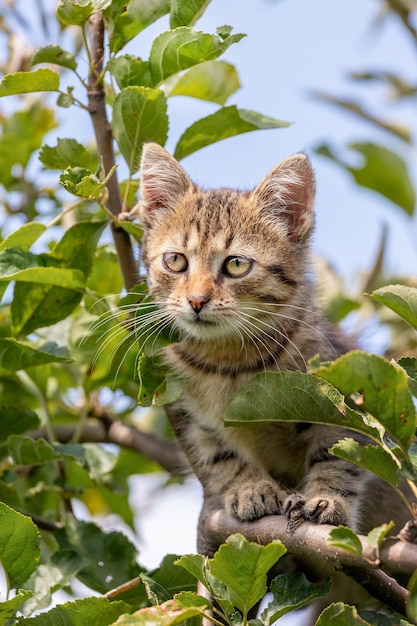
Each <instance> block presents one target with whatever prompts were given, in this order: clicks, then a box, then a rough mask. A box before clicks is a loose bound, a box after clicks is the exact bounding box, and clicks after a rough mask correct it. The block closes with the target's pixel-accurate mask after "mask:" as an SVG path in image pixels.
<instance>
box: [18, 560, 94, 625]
mask: <svg viewBox="0 0 417 626" xmlns="http://www.w3.org/2000/svg"><path fill="white" fill-rule="evenodd" d="M81 566H82V562H81V559H80V558H79V556H78V555H76V554H74V552H71V551H62V552H56V553H54V554H53V555H52V557H51V558H50V559H48V560H47V562H46V563H41V565H39V567H38V568H37V569H36V571H35V572H34V573H33V574H32V576H31V577H30V578H29V580H28V581H27V582H26V583H25V588H26V589H29V590H30V591H29V593H30V595H32V594H33V596H32V598H31V599H30V600H29V601H28V602H26V603H25V605H24V607H23V611H22V613H23V615H25V616H29V615H31V614H32V613H33V612H34V611H39V609H45V608H46V607H48V606H49V605H50V604H51V602H52V593H53V592H54V591H56V590H58V589H60V588H63V587H67V586H69V585H70V584H71V583H72V582H73V579H74V576H76V574H77V573H78V571H79V570H80V568H81Z"/></svg>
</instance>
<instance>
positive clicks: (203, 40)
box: [149, 26, 245, 85]
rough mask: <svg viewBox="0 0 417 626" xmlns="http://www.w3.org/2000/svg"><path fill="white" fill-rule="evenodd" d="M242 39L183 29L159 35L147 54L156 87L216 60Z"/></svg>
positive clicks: (182, 27)
mask: <svg viewBox="0 0 417 626" xmlns="http://www.w3.org/2000/svg"><path fill="white" fill-rule="evenodd" d="M244 36H245V35H242V34H238V35H230V36H228V37H225V38H223V37H219V36H218V35H209V34H207V33H203V32H200V31H195V30H193V29H192V28H188V27H186V26H181V27H179V28H176V29H175V30H169V31H166V32H164V33H161V34H160V35H159V36H158V37H156V39H155V40H154V42H153V44H152V48H151V52H150V55H149V67H150V70H151V74H152V78H153V80H154V81H155V85H159V83H162V82H163V81H164V80H166V79H167V78H168V77H169V76H172V75H173V74H176V73H177V72H180V71H182V70H186V69H188V68H189V67H192V66H193V65H197V64H198V63H203V62H204V61H212V60H213V59H217V57H219V56H220V55H221V54H223V52H225V51H226V50H227V48H229V46H231V45H232V44H233V43H236V42H238V41H240V40H241V39H242V37H244Z"/></svg>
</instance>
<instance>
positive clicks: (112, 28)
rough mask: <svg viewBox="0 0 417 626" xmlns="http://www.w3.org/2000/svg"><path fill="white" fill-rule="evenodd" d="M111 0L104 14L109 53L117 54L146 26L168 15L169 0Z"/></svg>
mask: <svg viewBox="0 0 417 626" xmlns="http://www.w3.org/2000/svg"><path fill="white" fill-rule="evenodd" d="M126 4H127V3H126V1H125V0H113V2H112V3H111V4H110V6H109V7H108V8H107V9H106V11H105V12H104V18H105V22H106V26H107V30H108V34H109V39H110V50H111V52H118V51H119V50H121V48H123V46H124V45H125V44H126V43H127V42H129V41H131V40H132V39H133V38H134V37H136V35H138V34H139V33H140V32H141V31H142V30H144V29H145V28H146V27H147V26H150V24H152V23H153V22H155V21H156V20H157V19H159V18H160V17H162V16H163V15H165V14H166V13H169V9H170V0H152V2H149V1H148V0H131V1H130V2H129V3H128V4H127V7H126Z"/></svg>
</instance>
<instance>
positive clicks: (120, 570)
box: [54, 520, 141, 625]
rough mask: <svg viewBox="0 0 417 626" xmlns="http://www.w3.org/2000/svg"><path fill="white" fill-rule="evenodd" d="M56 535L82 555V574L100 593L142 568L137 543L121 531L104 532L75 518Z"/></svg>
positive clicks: (62, 547)
mask: <svg viewBox="0 0 417 626" xmlns="http://www.w3.org/2000/svg"><path fill="white" fill-rule="evenodd" d="M54 537H55V538H56V539H57V541H58V544H59V546H60V550H71V551H73V552H75V553H76V554H78V555H79V557H80V558H81V561H82V563H83V567H82V568H81V570H80V571H79V573H78V578H79V580H81V582H83V583H84V584H85V585H87V586H88V587H90V588H91V589H94V590H95V591H97V592H98V593H106V592H107V591H109V590H110V589H113V588H115V587H118V586H119V585H121V584H122V583H125V582H126V581H127V580H131V579H132V578H136V577H137V576H139V574H140V572H141V569H140V567H139V566H138V564H137V551H136V549H135V547H134V545H133V544H132V543H131V542H130V541H129V540H128V539H127V537H126V536H125V535H123V534H122V533H120V532H117V531H112V532H104V531H103V530H101V529H100V528H99V527H98V526H96V525H95V524H93V523H91V522H90V523H87V522H80V521H78V520H72V521H71V522H67V524H66V526H65V529H62V530H60V531H58V532H57V533H55V535H54ZM92 623H94V621H93V622H92ZM96 623H97V622H96ZM77 625H78V622H77Z"/></svg>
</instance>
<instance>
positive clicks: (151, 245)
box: [141, 143, 389, 531]
mask: <svg viewBox="0 0 417 626" xmlns="http://www.w3.org/2000/svg"><path fill="white" fill-rule="evenodd" d="M141 176H142V182H141V185H142V197H143V207H142V218H143V222H144V224H145V239H144V245H143V254H144V257H143V260H144V263H145V265H146V267H147V270H148V273H149V284H150V290H151V293H152V295H153V297H154V299H155V301H156V303H157V305H158V306H159V307H160V309H161V315H162V319H163V320H164V321H169V323H170V324H171V325H172V327H173V328H175V329H176V330H177V331H179V332H180V334H181V336H182V340H181V341H180V343H175V344H172V345H170V346H169V347H168V348H167V349H166V352H165V354H166V359H167V360H168V362H169V364H170V366H171V367H172V368H173V370H174V371H175V372H177V373H178V374H180V375H181V376H182V377H184V378H185V379H186V381H187V385H186V389H185V392H184V394H183V398H182V399H181V401H180V403H179V406H180V409H181V412H182V413H183V422H182V425H181V428H180V441H181V442H182V444H183V445H184V448H185V450H186V452H187V454H188V457H189V460H190V463H191V465H192V467H193V469H194V471H195V473H196V474H197V476H198V478H199V479H200V480H201V482H202V484H203V487H204V491H205V495H206V497H221V498H222V504H223V506H224V507H225V508H226V510H227V511H228V512H229V514H230V515H232V516H234V517H236V518H238V519H240V520H254V519H257V518H259V517H262V516H264V515H271V514H278V513H283V514H285V515H287V516H288V517H289V518H290V519H291V518H292V517H301V518H304V519H308V520H311V521H313V522H317V523H329V524H347V525H349V526H351V527H352V528H354V529H356V530H362V531H364V530H365V529H366V528H369V527H373V526H375V525H377V523H381V521H387V520H386V519H385V517H387V515H389V513H388V512H387V510H385V511H381V507H380V506H378V507H375V506H374V507H371V508H370V510H369V509H368V510H367V511H366V515H363V514H361V506H360V504H361V496H363V494H364V490H365V488H366V486H367V485H369V482H370V481H373V482H376V481H375V479H374V478H372V477H371V475H370V474H368V473H366V472H365V471H364V470H362V469H360V468H359V467H356V466H353V465H351V464H349V463H348V462H346V461H343V460H341V459H337V458H334V457H332V456H331V455H330V454H329V452H328V448H329V447H331V445H332V444H333V443H334V442H335V441H337V440H339V439H341V438H342V437H343V436H345V435H346V434H349V436H352V433H346V432H343V431H341V430H340V429H335V428H331V427H328V426H320V425H308V424H291V423H273V424H268V425H264V426H260V427H257V428H251V429H245V428H230V427H229V428H225V427H224V426H223V422H222V415H223V413H224V411H225V409H226V407H227V405H228V403H229V401H230V398H231V396H232V394H233V393H234V392H235V391H236V390H237V389H238V388H239V387H242V385H244V384H245V383H246V382H247V381H249V380H250V378H251V377H252V376H253V375H254V374H255V373H257V372H263V371H265V370H273V371H283V370H288V369H290V370H294V369H300V370H305V369H306V362H307V360H308V359H309V358H311V357H312V356H314V355H316V354H317V353H319V354H320V357H321V358H322V360H326V359H334V358H335V357H336V356H337V355H339V354H341V353H342V352H343V351H345V350H346V349H348V347H347V345H346V344H344V343H343V340H342V339H341V337H340V335H338V334H337V332H336V331H335V330H334V329H333V328H332V327H330V326H329V324H328V323H327V322H326V321H325V320H324V319H323V318H322V317H320V315H319V314H318V312H317V311H316V309H315V306H314V304H313V294H312V284H311V281H310V279H309V272H310V268H311V258H310V250H309V247H310V246H309V241H310V235H311V232H312V228H313V201H314V195H315V181H314V174H313V170H312V167H311V165H310V162H309V160H308V158H307V157H306V156H305V155H303V154H297V155H295V156H292V157H289V158H287V159H285V160H284V161H282V162H281V163H280V164H279V165H277V166H276V167H275V168H274V169H273V170H272V171H271V172H270V173H269V174H268V175H267V176H266V177H265V178H264V180H263V181H262V182H261V183H260V184H259V185H258V187H256V189H255V190H254V191H251V192H239V191H236V190H233V189H217V190H208V191H205V190H202V189H200V188H199V187H198V186H197V185H195V184H194V183H193V182H192V181H191V180H190V179H189V178H188V176H187V174H186V173H185V172H184V170H183V169H182V167H181V166H180V165H179V164H178V163H177V161H176V160H175V159H174V158H173V157H172V156H170V155H169V154H168V153H167V152H166V151H165V150H164V149H163V148H161V147H160V146H158V145H156V144H152V143H150V144H147V145H145V146H144V150H143V157H142V174H141ZM378 485H379V486H378V487H377V488H374V489H373V493H374V495H375V499H376V500H379V499H380V498H381V497H383V492H384V490H385V487H384V486H383V485H382V482H381V481H380V482H379V483H378ZM367 500H368V495H367ZM378 513H381V514H382V517H383V518H384V519H383V520H380V519H378V517H377V515H375V514H378Z"/></svg>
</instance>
